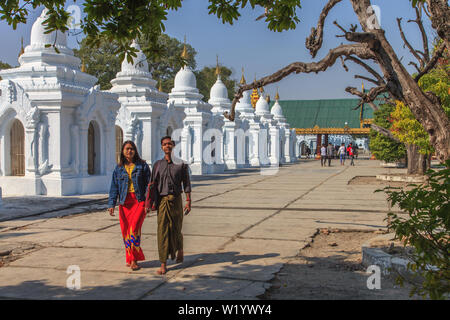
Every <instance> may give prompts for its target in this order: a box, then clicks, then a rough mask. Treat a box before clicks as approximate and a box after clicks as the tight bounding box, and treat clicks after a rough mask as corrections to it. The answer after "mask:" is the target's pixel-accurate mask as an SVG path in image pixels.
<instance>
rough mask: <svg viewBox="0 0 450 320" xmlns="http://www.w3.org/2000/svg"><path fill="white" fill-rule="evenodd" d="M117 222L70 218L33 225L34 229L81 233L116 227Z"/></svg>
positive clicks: (49, 220) (55, 219)
mask: <svg viewBox="0 0 450 320" xmlns="http://www.w3.org/2000/svg"><path fill="white" fill-rule="evenodd" d="M117 223H119V221H116V220H112V219H108V218H106V217H105V219H103V220H100V219H99V220H94V219H91V218H89V217H76V216H71V218H69V219H67V218H66V219H61V218H53V219H48V220H45V221H43V222H37V223H34V224H33V228H35V229H41V228H42V229H61V230H81V231H97V230H99V229H103V228H106V227H109V226H112V225H116V224H117Z"/></svg>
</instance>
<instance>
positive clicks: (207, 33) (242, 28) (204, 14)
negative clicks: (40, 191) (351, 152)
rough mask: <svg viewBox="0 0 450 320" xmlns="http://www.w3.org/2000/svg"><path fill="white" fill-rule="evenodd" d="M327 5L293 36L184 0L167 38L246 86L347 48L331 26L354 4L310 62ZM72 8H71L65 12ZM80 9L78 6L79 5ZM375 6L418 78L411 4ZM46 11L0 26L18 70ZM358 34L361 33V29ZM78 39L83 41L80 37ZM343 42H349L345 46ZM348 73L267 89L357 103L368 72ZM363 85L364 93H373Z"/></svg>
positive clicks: (303, 77)
mask: <svg viewBox="0 0 450 320" xmlns="http://www.w3.org/2000/svg"><path fill="white" fill-rule="evenodd" d="M326 2H327V1H325V0H323V1H322V0H320V1H319V0H305V1H303V2H302V8H301V9H299V10H298V16H299V18H300V23H299V24H298V25H297V28H296V29H295V30H292V31H284V32H282V33H279V32H273V31H270V30H268V29H267V27H266V24H265V22H264V21H263V20H259V21H255V18H256V17H258V16H259V15H260V14H261V13H262V12H263V9H261V8H256V9H255V10H252V9H251V8H250V7H249V8H248V9H245V10H244V11H242V16H241V17H240V18H239V20H238V21H237V22H236V23H234V24H233V25H231V26H230V25H224V24H222V22H221V21H220V20H219V19H218V18H217V17H216V16H213V15H208V9H207V7H208V1H207V0H184V1H183V7H182V8H181V9H179V10H178V11H172V12H170V14H169V17H168V20H167V21H166V23H165V25H166V33H167V34H168V35H169V36H171V37H175V38H178V39H179V40H181V41H182V40H183V38H184V35H186V37H187V42H188V43H189V44H191V45H192V46H193V47H194V48H195V50H196V51H197V56H196V60H197V67H198V68H202V67H203V66H213V65H215V63H216V55H219V63H220V64H222V65H225V66H227V67H229V68H231V69H232V70H233V77H234V78H235V79H237V80H239V79H240V77H241V68H242V67H244V69H245V77H246V79H247V81H248V82H250V81H252V80H253V79H254V77H255V75H256V77H257V78H260V77H263V76H266V75H269V74H271V73H273V72H276V71H277V70H279V69H280V68H282V67H284V66H286V65H288V64H289V63H291V62H294V61H302V62H310V61H318V60H320V59H321V58H322V57H324V56H325V55H326V54H327V53H328V51H329V50H330V49H332V48H334V47H336V46H338V45H339V44H341V43H342V42H343V38H336V37H335V35H337V34H340V33H341V32H340V30H339V29H338V28H337V27H336V26H335V25H334V24H333V21H334V20H337V21H338V23H339V24H340V25H341V26H343V27H345V28H348V27H349V26H350V24H355V23H357V17H356V15H355V14H354V12H353V10H352V8H351V4H350V1H343V2H342V3H340V4H338V5H337V7H335V8H334V9H333V10H332V11H331V14H330V15H329V16H328V18H327V20H326V25H325V30H324V43H323V46H322V49H321V50H320V51H319V53H318V54H317V57H316V58H315V59H311V56H310V55H309V51H308V50H307V49H306V48H305V45H304V43H305V39H306V37H307V36H308V35H309V32H310V29H311V27H313V26H316V24H317V17H318V16H319V14H320V12H321V10H322V7H323V6H324V5H325V4H326ZM71 4H73V3H72V2H71V1H68V2H67V6H69V5H71ZM76 4H80V1H77V2H76ZM372 4H374V5H377V6H379V7H380V13H381V16H380V20H381V27H382V28H383V29H384V30H385V31H386V36H387V38H388V40H389V41H390V42H391V45H392V46H393V47H394V49H395V50H396V52H397V54H398V56H399V57H403V60H402V61H403V62H404V65H405V66H406V67H407V69H408V70H409V71H410V72H414V69H413V67H412V66H408V65H407V63H408V62H409V61H411V60H413V57H412V55H411V54H410V53H409V51H408V49H407V48H403V41H402V40H401V38H400V33H399V31H398V28H397V22H396V18H397V17H402V18H403V20H402V26H403V28H404V31H405V33H406V35H407V38H408V40H409V41H410V43H411V44H412V45H413V47H415V48H417V49H421V48H422V43H421V36H420V32H419V30H418V28H417V25H416V24H415V23H407V20H409V19H414V18H415V13H414V10H413V9H412V8H411V4H410V2H409V1H408V0H395V1H393V0H372ZM41 11H42V9H36V10H34V11H33V10H31V11H30V16H29V17H30V19H29V22H28V23H27V24H26V25H20V26H18V27H17V29H16V30H13V29H12V27H10V26H8V25H7V24H6V23H5V22H4V21H1V22H0V34H1V42H2V46H1V47H0V60H1V61H3V62H7V63H9V64H11V65H17V64H18V62H17V55H18V53H19V51H20V39H21V37H22V36H23V37H24V45H25V46H26V45H28V44H29V41H30V40H29V39H30V32H31V26H32V24H33V22H34V20H35V19H36V18H37V17H38V16H39V15H40V13H41ZM424 22H425V30H426V31H427V32H428V34H429V35H430V36H433V35H434V34H435V33H434V32H433V29H432V28H431V25H430V22H429V21H428V18H427V17H426V16H425V17H424ZM359 31H361V29H360V28H359ZM78 38H80V36H79V37H78ZM344 42H345V41H344ZM69 46H70V47H72V48H74V47H76V46H77V42H76V39H75V37H74V36H70V37H69ZM347 65H348V67H349V69H350V70H349V72H345V71H344V69H343V68H342V66H341V63H340V62H338V63H336V64H335V65H334V66H333V67H331V68H329V69H328V70H327V71H326V72H322V73H319V74H300V75H290V76H289V77H287V78H285V79H283V80H282V81H280V82H279V83H276V84H272V85H269V86H268V87H266V88H265V91H266V92H268V93H269V94H270V95H271V96H272V97H273V96H274V95H275V92H276V90H277V88H278V89H279V93H280V98H281V99H282V100H291V99H333V98H354V96H352V95H350V94H348V93H346V92H345V88H346V87H347V86H354V87H358V88H360V87H361V80H359V79H354V77H353V76H354V75H355V74H362V75H367V74H366V73H365V72H364V70H363V69H362V68H361V67H359V66H356V65H354V64H352V63H350V62H349V63H348V64H347ZM370 86H371V85H370V84H369V83H365V88H366V89H367V88H370Z"/></svg>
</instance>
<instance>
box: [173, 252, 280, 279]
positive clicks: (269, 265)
mask: <svg viewBox="0 0 450 320" xmlns="http://www.w3.org/2000/svg"><path fill="white" fill-rule="evenodd" d="M202 257H204V258H203V259H202V260H201V261H198V262H195V263H194V264H193V265H190V266H188V267H184V268H183V269H181V267H182V266H180V267H178V268H173V269H172V270H177V269H180V270H181V272H180V273H178V274H177V275H176V277H177V278H179V277H185V276H187V275H189V276H202V277H203V276H209V277H215V278H227V279H236V280H249V281H269V280H270V279H272V278H273V274H274V273H276V272H278V271H280V269H281V267H282V266H283V261H281V259H280V255H279V254H278V253H275V252H273V253H266V254H245V253H244V254H241V253H239V252H236V251H227V250H225V251H223V252H218V253H214V254H206V255H202Z"/></svg>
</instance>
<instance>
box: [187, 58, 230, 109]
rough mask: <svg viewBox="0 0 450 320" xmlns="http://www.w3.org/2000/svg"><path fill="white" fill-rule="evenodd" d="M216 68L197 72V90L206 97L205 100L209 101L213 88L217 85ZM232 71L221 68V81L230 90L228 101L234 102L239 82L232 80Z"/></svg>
mask: <svg viewBox="0 0 450 320" xmlns="http://www.w3.org/2000/svg"><path fill="white" fill-rule="evenodd" d="M215 72H216V68H215V67H204V68H203V69H202V70H200V71H196V72H195V76H196V78H197V88H198V90H199V91H200V93H201V94H202V95H203V96H204V97H205V99H204V100H206V101H208V100H209V98H210V96H209V94H210V91H211V87H212V86H213V85H214V83H216V81H217V76H216V74H215ZM231 73H232V71H231V70H230V69H228V68H227V67H224V66H221V67H220V79H221V80H222V82H223V83H224V84H225V86H226V87H227V89H228V99H230V100H232V99H233V96H234V89H235V87H236V85H237V81H236V80H233V79H230V77H231Z"/></svg>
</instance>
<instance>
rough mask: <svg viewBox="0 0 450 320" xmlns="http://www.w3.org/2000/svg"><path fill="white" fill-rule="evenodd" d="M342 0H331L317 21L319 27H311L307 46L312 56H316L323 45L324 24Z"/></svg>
mask: <svg viewBox="0 0 450 320" xmlns="http://www.w3.org/2000/svg"><path fill="white" fill-rule="evenodd" d="M341 1H342V0H329V1H328V3H327V4H326V5H325V7H324V8H323V9H322V13H321V14H320V16H319V21H318V22H317V28H314V27H312V28H311V34H310V35H309V37H308V38H306V42H305V46H306V48H307V49H309V52H310V54H311V56H312V57H313V58H314V57H315V56H316V54H317V52H318V51H319V49H320V48H321V47H322V42H323V26H324V24H325V19H326V17H327V16H328V13H329V12H330V10H331V9H333V7H334V6H335V5H336V4H338V3H339V2H341Z"/></svg>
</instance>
